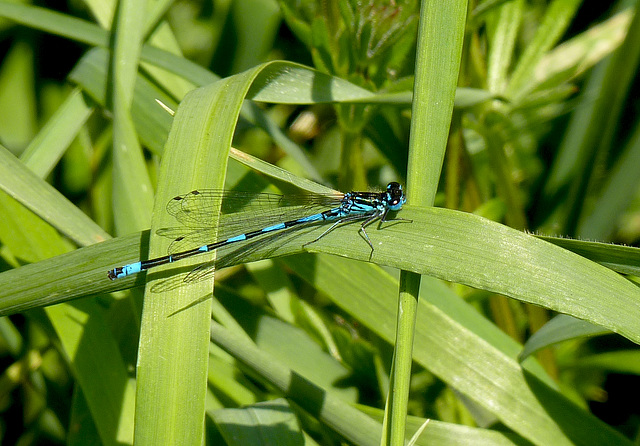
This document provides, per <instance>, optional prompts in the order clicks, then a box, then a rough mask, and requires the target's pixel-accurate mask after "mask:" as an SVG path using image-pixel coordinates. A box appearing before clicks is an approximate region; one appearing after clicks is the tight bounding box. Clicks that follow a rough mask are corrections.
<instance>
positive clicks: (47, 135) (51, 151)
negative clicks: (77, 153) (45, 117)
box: [20, 89, 93, 178]
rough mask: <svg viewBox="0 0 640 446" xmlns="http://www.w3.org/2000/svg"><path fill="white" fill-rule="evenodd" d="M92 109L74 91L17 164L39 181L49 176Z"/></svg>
mask: <svg viewBox="0 0 640 446" xmlns="http://www.w3.org/2000/svg"><path fill="white" fill-rule="evenodd" d="M92 112H93V109H92V108H91V107H89V105H88V104H87V103H86V101H85V99H84V98H83V96H82V92H81V91H80V90H79V89H75V90H73V91H72V92H71V93H70V94H69V96H68V97H67V99H66V101H65V103H64V104H63V105H62V106H60V107H59V108H58V109H57V110H56V114H55V115H54V116H52V117H51V119H50V120H49V121H48V122H47V124H46V125H45V126H44V127H43V128H42V130H40V132H38V134H37V135H36V137H35V138H33V139H32V140H31V142H30V143H29V146H28V147H27V148H26V149H25V151H24V152H23V153H22V155H21V156H20V160H21V161H22V162H23V163H24V164H25V165H26V166H27V167H28V168H29V169H30V170H31V171H32V172H33V173H35V174H36V175H38V176H39V177H41V178H44V177H46V176H47V175H49V174H50V173H51V171H52V170H53V168H54V167H55V166H56V164H57V163H58V161H59V160H60V158H61V157H62V155H63V153H64V151H65V150H66V149H67V148H68V147H69V145H70V144H71V142H72V141H73V139H74V138H75V137H76V135H77V134H78V132H79V131H80V129H81V128H82V126H83V125H84V124H85V122H86V121H87V119H89V116H91V113H92Z"/></svg>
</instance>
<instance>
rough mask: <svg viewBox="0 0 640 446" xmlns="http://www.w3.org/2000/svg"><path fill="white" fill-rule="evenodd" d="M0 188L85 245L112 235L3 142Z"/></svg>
mask: <svg viewBox="0 0 640 446" xmlns="http://www.w3.org/2000/svg"><path fill="white" fill-rule="evenodd" d="M0 189H2V190H3V191H5V192H6V193H7V194H9V195H10V196H12V197H13V198H14V199H16V200H18V201H19V202H20V203H22V204H23V205H24V206H25V207H27V208H28V209H30V210H31V211H32V212H34V213H35V214H37V215H38V216H40V218H42V219H43V220H45V221H46V222H48V223H49V224H50V225H52V226H53V227H54V228H56V229H58V230H59V231H60V232H62V233H63V234H64V235H66V236H67V237H69V238H70V239H71V240H73V241H75V242H76V243H78V244H79V245H81V246H83V245H90V244H92V243H97V242H101V241H104V240H106V239H108V238H109V235H108V234H107V233H106V232H104V230H103V229H102V228H100V227H99V226H98V225H97V224H95V223H94V222H93V221H91V219H89V217H87V216H86V214H85V213H84V212H82V211H81V210H80V209H78V208H77V207H76V206H74V205H73V204H71V203H70V202H69V201H68V200H67V199H66V198H65V197H63V196H62V194H61V193H60V192H58V191H57V190H55V189H54V188H53V187H52V186H51V185H50V184H48V183H47V182H45V181H44V180H43V179H41V178H39V177H38V176H36V175H35V174H34V173H33V172H31V171H30V170H29V169H27V168H26V167H25V165H24V164H22V163H21V162H20V161H18V160H17V159H16V158H15V157H14V156H13V155H12V154H11V153H9V152H8V151H7V150H6V149H5V148H4V147H1V146H0Z"/></svg>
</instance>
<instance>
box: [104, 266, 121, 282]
mask: <svg viewBox="0 0 640 446" xmlns="http://www.w3.org/2000/svg"><path fill="white" fill-rule="evenodd" d="M120 274H122V268H113V269H110V270H109V271H107V277H108V278H109V280H116V279H117V278H118V277H120Z"/></svg>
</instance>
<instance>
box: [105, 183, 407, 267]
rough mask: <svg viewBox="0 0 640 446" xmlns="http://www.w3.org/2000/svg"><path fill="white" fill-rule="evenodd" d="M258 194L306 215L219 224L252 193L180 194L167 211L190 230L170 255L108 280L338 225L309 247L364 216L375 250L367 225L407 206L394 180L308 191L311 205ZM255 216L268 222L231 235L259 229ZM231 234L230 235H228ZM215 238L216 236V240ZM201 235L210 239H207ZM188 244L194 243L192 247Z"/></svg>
mask: <svg viewBox="0 0 640 446" xmlns="http://www.w3.org/2000/svg"><path fill="white" fill-rule="evenodd" d="M258 195H260V196H262V197H263V198H264V199H266V200H267V201H269V202H270V203H271V204H272V206H285V207H284V208H282V209H291V210H294V211H295V212H298V213H301V212H306V214H304V216H302V217H298V218H291V214H290V213H285V212H271V214H270V216H269V214H265V213H264V212H265V211H264V210H263V211H262V212H261V213H257V212H253V211H247V212H238V213H237V214H234V215H237V216H239V218H235V219H229V220H228V221H229V222H234V224H229V225H222V226H225V227H222V226H221V227H216V226H217V224H216V223H215V222H216V221H217V220H216V218H215V217H214V216H213V214H215V212H214V211H215V210H217V209H219V208H220V206H221V205H222V206H223V207H225V205H226V204H228V203H230V202H234V201H236V200H238V199H239V198H241V199H244V200H246V201H249V200H250V199H251V197H252V196H251V195H249V194H246V193H244V194H243V193H238V192H235V193H234V192H233V191H228V192H223V193H221V192H219V191H212V190H202V191H198V190H195V191H193V192H189V193H188V194H185V195H180V196H177V197H175V198H173V199H172V200H171V201H170V202H169V203H168V204H167V212H169V214H171V215H173V216H174V217H175V218H176V219H177V220H178V221H179V222H180V223H182V224H183V225H184V226H185V227H186V229H185V228H182V229H180V230H181V231H183V232H186V234H185V235H180V236H177V237H175V239H174V241H173V242H172V243H171V245H170V246H169V250H168V251H169V253H168V255H166V256H163V257H157V258H155V259H150V260H144V261H141V262H135V263H130V264H128V265H124V266H121V267H118V268H114V269H112V270H110V271H108V273H107V274H108V276H109V279H111V280H115V279H120V278H122V277H126V276H129V275H132V274H136V273H139V272H140V271H145V270H148V269H150V268H153V267H156V266H159V265H165V264H167V263H173V262H176V261H178V260H182V259H185V258H188V257H192V256H195V255H198V254H203V253H206V252H211V251H213V250H215V249H218V248H222V247H223V246H227V245H230V244H232V243H240V242H244V241H247V240H251V239H253V238H256V237H259V236H261V235H265V234H269V233H276V232H285V231H289V230H291V229H292V228H296V227H302V226H307V225H311V224H317V223H321V222H333V224H332V225H331V226H330V227H329V228H327V230H326V231H324V232H323V233H322V234H320V235H319V236H318V237H317V238H316V239H314V240H312V241H310V242H308V243H305V245H304V246H306V245H308V244H311V243H315V242H317V241H318V240H320V239H321V238H322V237H324V236H325V235H327V234H328V233H329V232H331V231H332V230H333V229H335V228H336V227H337V226H339V225H341V224H343V223H347V222H352V221H356V220H364V221H363V222H362V224H361V225H360V229H359V231H360V232H361V233H362V235H363V237H364V239H365V241H366V242H367V243H368V244H369V247H370V248H371V252H372V253H373V244H372V243H371V240H370V239H369V235H368V234H367V231H366V227H367V226H368V225H369V224H370V223H372V222H374V221H376V220H381V221H383V222H384V221H387V220H386V218H387V214H388V213H389V212H390V211H398V210H400V209H401V208H402V205H403V204H404V203H405V202H406V201H407V199H406V196H405V194H404V191H403V189H402V186H401V185H400V184H399V183H396V182H391V183H389V184H388V185H387V189H386V190H385V191H384V192H348V193H346V194H335V195H307V196H305V200H306V201H307V203H306V204H305V203H302V202H301V201H300V200H288V199H287V196H283V195H275V194H258ZM253 197H254V198H255V195H253ZM263 201H264V200H263ZM290 203H295V204H297V205H298V206H292V207H290V208H287V207H286V205H287V204H290ZM320 205H323V206H325V209H326V208H327V207H329V206H332V207H330V208H329V209H326V210H324V211H321V212H315V213H312V212H311V211H310V209H313V208H315V209H318V206H320ZM284 216H288V217H289V218H288V219H284ZM274 217H280V220H278V222H277V223H275V224H274V220H273V218H274ZM249 220H253V223H250V221H249ZM256 221H257V222H261V221H262V222H263V223H262V225H263V226H261V227H260V228H259V229H252V230H249V231H245V232H242V233H240V231H239V230H238V229H234V230H235V231H237V232H235V235H232V234H234V233H231V232H230V231H231V230H232V227H233V228H235V227H237V225H238V224H242V225H243V226H244V227H245V228H247V227H254V228H255V227H256ZM251 225H253V226H251ZM158 232H159V233H160V234H161V235H164V236H170V237H171V236H172V235H174V236H175V235H176V234H177V230H176V229H171V228H170V229H164V230H163V229H161V230H160V231H158ZM225 234H226V236H225ZM228 235H231V236H230V237H227V236H228ZM205 237H209V239H205ZM223 237H227V238H224V239H223V240H220V238H223ZM215 239H217V241H216V240H215ZM202 240H206V241H205V242H202ZM189 246H191V247H192V248H190V249H187V247H189ZM193 246H195V248H193Z"/></svg>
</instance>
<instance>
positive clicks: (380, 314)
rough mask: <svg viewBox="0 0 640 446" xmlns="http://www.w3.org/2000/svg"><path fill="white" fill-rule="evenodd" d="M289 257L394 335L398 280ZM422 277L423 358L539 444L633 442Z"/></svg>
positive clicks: (417, 355)
mask: <svg viewBox="0 0 640 446" xmlns="http://www.w3.org/2000/svg"><path fill="white" fill-rule="evenodd" d="M404 253H405V255H407V253H409V250H407V249H405V251H404ZM434 254H436V253H434ZM457 254H459V253H452V254H451V255H453V256H456V255H457ZM492 254H494V255H495V253H492ZM434 258H435V257H434ZM284 261H285V262H286V264H287V266H288V267H290V268H292V269H293V270H294V271H295V272H296V273H297V274H299V275H300V276H301V277H303V278H305V280H309V281H310V282H311V283H313V284H314V286H316V287H317V288H318V289H319V290H321V291H322V292H323V293H325V294H326V295H327V296H329V297H330V298H331V299H332V301H333V302H334V303H335V304H336V305H338V306H340V307H341V308H342V309H343V310H345V311H346V312H347V313H349V314H352V315H354V317H357V318H358V321H359V322H360V323H362V324H363V325H365V326H366V327H368V328H369V329H370V330H372V331H374V332H375V333H376V334H378V335H379V336H381V337H382V338H383V339H385V340H386V341H387V342H390V343H391V342H393V339H394V327H395V319H394V310H395V306H396V302H395V299H394V297H393V296H394V290H395V289H396V288H397V286H398V284H397V282H396V281H395V280H394V279H393V278H391V277H390V276H388V275H387V274H385V273H384V272H383V271H381V270H380V269H379V268H377V267H375V266H371V265H367V264H364V263H356V262H350V261H347V260H345V259H336V258H328V257H326V256H318V257H317V258H316V259H311V258H308V257H303V256H295V257H290V258H286V259H284ZM422 282H423V283H422V289H421V296H422V297H423V298H422V299H421V300H420V302H419V307H420V308H419V311H418V321H417V324H416V334H415V346H414V360H415V361H416V362H418V363H419V364H421V365H422V366H423V367H425V368H426V369H427V370H429V371H430V372H432V373H434V374H435V375H436V376H438V377H439V378H440V379H442V380H443V381H445V382H447V383H449V384H450V385H451V386H453V387H454V388H455V389H456V390H457V391H459V392H461V393H463V394H465V395H467V396H468V397H470V398H471V399H472V400H474V401H475V402H477V403H478V404H479V405H481V406H482V407H485V408H486V409H487V410H489V411H491V412H492V413H494V414H495V415H496V416H497V417H498V418H499V419H500V421H502V422H503V423H504V424H505V425H507V426H508V427H509V428H511V429H512V430H514V431H515V432H517V433H518V434H520V435H522V436H523V437H524V438H526V439H527V440H529V441H531V442H533V443H535V444H582V443H584V444H611V445H615V444H619V443H618V442H622V443H625V444H628V443H627V442H626V440H625V439H624V437H622V436H621V435H620V434H619V433H617V432H616V431H615V430H613V429H611V428H610V427H609V426H607V425H606V424H604V423H602V422H601V421H599V420H598V419H596V418H595V417H593V416H592V415H590V414H588V413H586V412H584V411H583V410H582V409H581V408H579V407H578V406H576V405H574V404H572V403H570V402H569V401H568V400H567V399H566V398H565V397H564V396H563V395H562V394H561V393H560V392H559V391H557V390H556V389H555V384H554V382H553V381H552V380H551V379H550V378H548V377H547V376H546V375H545V373H544V372H543V371H542V369H541V368H540V366H539V365H538V364H537V363H535V362H532V361H526V362H525V363H524V364H521V363H520V362H519V361H518V359H517V357H518V353H519V352H520V346H519V345H518V344H517V343H516V342H515V341H513V340H512V339H511V338H509V337H508V336H507V335H506V334H505V333H503V332H502V331H500V330H499V329H498V328H497V327H496V326H494V325H493V324H492V323H491V322H489V321H487V320H486V319H485V318H483V317H482V316H481V315H480V314H479V313H478V312H477V311H476V310H475V309H474V308H472V307H471V306H470V305H469V304H467V303H465V302H464V301H463V300H462V299H460V298H459V297H456V295H455V294H454V293H452V292H451V290H449V289H448V288H447V287H446V285H444V284H442V283H441V282H440V281H438V280H435V279H428V278H423V281H422Z"/></svg>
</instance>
